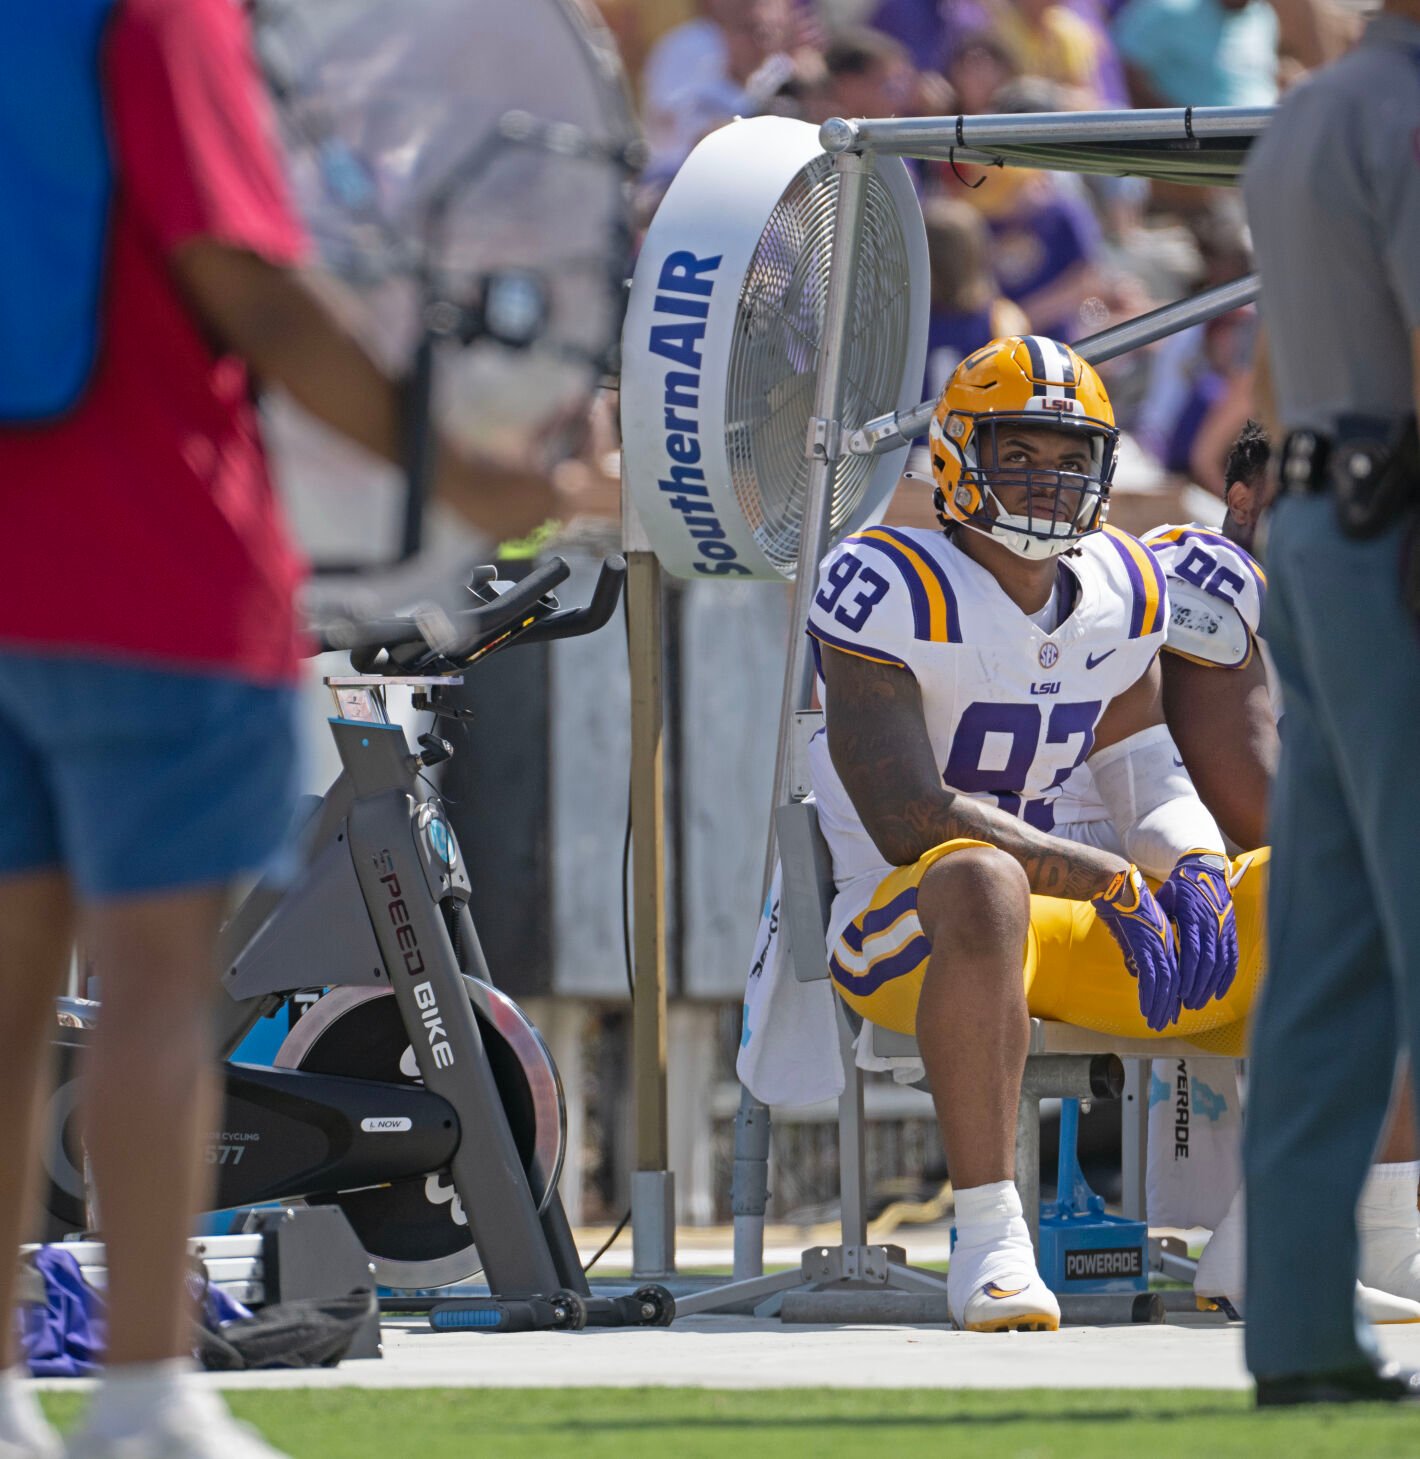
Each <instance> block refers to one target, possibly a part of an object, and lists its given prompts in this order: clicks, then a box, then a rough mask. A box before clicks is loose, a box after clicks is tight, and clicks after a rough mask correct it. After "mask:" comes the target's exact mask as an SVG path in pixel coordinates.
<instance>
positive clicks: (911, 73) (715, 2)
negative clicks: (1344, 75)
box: [599, 0, 1360, 496]
mask: <svg viewBox="0 0 1420 1459" xmlns="http://www.w3.org/2000/svg"><path fill="white" fill-rule="evenodd" d="M599 8H600V9H601V11H602V13H603V16H604V17H605V19H606V21H607V23H608V25H609V26H610V27H611V28H612V30H613V32H614V33H615V34H616V36H617V38H618V41H619V43H620V46H621V49H622V54H623V57H624V59H625V62H626V66H627V71H628V74H629V75H630V77H631V80H632V84H633V87H634V89H635V92H636V97H637V101H638V103H639V106H640V115H641V120H642V124H643V127H644V129H645V133H646V138H647V142H648V144H649V148H650V163H649V167H648V169H647V172H646V175H645V180H644V195H643V199H642V202H643V208H642V212H643V216H644V218H646V219H649V217H650V216H651V215H652V214H653V212H654V209H655V206H656V203H657V202H658V201H659V198H660V197H661V195H662V194H663V193H664V191H665V188H666V187H667V186H668V185H669V182H670V180H671V178H672V177H673V176H674V175H675V172H676V170H677V168H678V167H679V166H680V164H681V163H682V162H683V161H684V160H685V158H686V156H687V155H688V154H689V152H690V151H691V149H692V148H693V147H694V146H695V144H696V143H697V142H698V141H699V140H700V139H701V138H702V137H703V136H705V135H706V134H707V133H708V132H710V131H712V130H714V129H715V128H717V127H719V126H722V125H724V124H725V123H726V122H728V121H730V120H732V119H733V118H735V117H737V116H756V115H761V114H765V113H772V114H776V115H782V116H789V117H796V118H800V119H802V120H804V121H807V122H811V123H814V124H815V125H817V124H818V123H820V122H822V121H824V120H825V119H826V118H828V117H830V116H847V117H859V116H869V117H884V116H941V115H955V114H957V113H968V114H986V113H991V114H999V113H1008V112H1009V113H1028V112H1055V111H1091V110H1104V109H1115V108H1123V107H1157V106H1181V105H1192V106H1266V105H1269V104H1271V103H1273V102H1275V101H1276V99H1277V97H1278V96H1279V94H1280V93H1281V92H1282V91H1283V90H1285V89H1286V88H1287V87H1288V86H1290V85H1291V84H1293V83H1294V81H1295V80H1296V79H1297V78H1298V77H1299V76H1301V75H1303V74H1305V72H1307V71H1308V70H1310V69H1312V68H1313V67H1315V66H1318V65H1321V64H1323V63H1324V62H1325V61H1327V60H1331V59H1333V58H1334V57H1335V56H1337V55H1339V54H1340V53H1342V52H1343V51H1344V50H1345V49H1346V48H1347V47H1348V46H1349V45H1350V44H1351V42H1352V40H1353V39H1354V37H1355V36H1356V34H1358V33H1359V28H1360V18H1359V11H1358V10H1356V9H1355V8H1354V5H1353V4H1352V3H1348V0H817V3H815V0H599ZM910 165H911V166H912V167H913V169H914V179H915V182H916V185H917V187H918V191H919V193H920V196H921V199H922V204H923V210H924V216H925V219H926V225H927V237H928V245H929V252H930V258H931V265H932V320H931V331H930V337H929V353H928V360H927V378H926V379H925V381H924V391H923V393H924V398H925V397H926V396H927V395H930V394H933V393H935V392H936V391H937V390H938V389H939V388H940V387H941V385H942V383H943V382H944V381H945V380H946V378H947V376H948V375H949V374H950V373H951V371H952V369H953V368H954V367H955V365H956V364H957V363H958V361H959V360H961V359H962V358H964V356H965V355H966V354H968V353H970V351H971V350H973V349H974V348H976V347H977V346H978V345H980V344H982V343H984V342H985V341H986V340H987V339H990V338H992V337H993V336H995V335H999V334H1003V333H1014V332H1022V331H1030V332H1035V333H1040V334H1047V335H1052V336H1055V337H1058V338H1060V339H1063V340H1067V341H1071V342H1074V341H1077V340H1080V339H1082V338H1084V337H1085V336H1087V335H1089V334H1092V333H1094V332H1096V331H1098V330H1100V329H1102V328H1105V327H1107V326H1108V325H1109V324H1111V323H1113V322H1115V321H1117V320H1119V319H1122V318H1129V317H1132V316H1134V315H1136V314H1138V313H1140V312H1141V311H1143V310H1145V309H1148V308H1150V307H1153V306H1154V305H1155V304H1158V303H1163V302H1167V301H1170V300H1173V299H1177V298H1179V297H1182V296H1183V295H1186V294H1189V293H1192V292H1195V291H1197V290H1198V289H1200V288H1203V287H1207V286H1209V285H1214V284H1219V283H1225V282H1227V281H1229V280H1231V279H1234V278H1237V277H1239V276H1240V275H1242V274H1244V273H1246V272H1248V270H1249V268H1250V257H1249V244H1248V237H1247V230H1246V226H1245V223H1244V220H1243V216H1242V210H1241V205H1240V199H1239V197H1238V195H1237V193H1236V192H1235V191H1234V190H1232V189H1211V188H1198V187H1189V186H1183V185H1169V184H1162V183H1150V182H1147V181H1144V180H1142V179H1137V178H1101V177H1081V176H1078V175H1075V174H1069V173H1056V172H1032V171H1027V170H1024V169H1016V168H1011V169H997V168H992V169H987V170H985V171H981V170H978V169H974V168H971V167H969V166H966V165H961V164H958V165H948V164H937V163H925V162H923V163H913V164H910ZM1255 341H1256V328H1255V320H1254V318H1253V314H1252V311H1251V310H1250V309H1246V310H1239V311H1236V312H1235V313H1232V314H1229V315H1226V316H1224V317H1222V318H1219V319H1216V320H1214V321H1212V322H1211V323H1209V324H1207V325H1204V326H1199V327H1196V328H1194V329H1190V330H1187V331H1185V332H1183V333H1181V334H1177V335H1174V336H1172V337H1170V338H1169V339H1167V340H1165V341H1164V342H1163V343H1162V344H1160V345H1159V346H1156V347H1155V348H1153V349H1152V350H1151V351H1149V353H1148V357H1147V368H1140V362H1141V356H1139V355H1137V354H1133V355H1129V356H1125V357H1124V358H1123V359H1121V360H1119V361H1116V362H1114V365H1113V366H1112V367H1106V370H1105V371H1104V372H1103V373H1105V375H1106V382H1107V384H1108V385H1109V388H1110V391H1111V394H1112V396H1113V398H1114V401H1115V407H1116V412H1117V415H1118V417H1119V419H1120V424H1121V425H1122V426H1123V427H1124V428H1125V430H1126V432H1127V433H1128V436H1129V438H1130V440H1131V441H1132V443H1133V446H1132V448H1131V450H1130V451H1129V452H1128V453H1127V455H1126V456H1125V458H1124V460H1123V462H1122V465H1121V483H1120V484H1121V485H1122V486H1126V487H1127V486H1130V485H1139V484H1143V485H1145V486H1148V485H1149V484H1151V483H1154V482H1157V481H1158V480H1160V479H1169V480H1173V481H1179V480H1187V481H1190V482H1192V483H1195V484H1196V485H1198V486H1200V487H1203V488H1205V489H1207V490H1209V491H1210V492H1212V493H1214V494H1216V495H1219V496H1221V494H1222V490H1223V462H1224V458H1225V456H1226V453H1227V450H1228V447H1229V445H1230V444H1231V442H1232V441H1233V439H1234V437H1235V436H1236V434H1237V431H1238V429H1239V427H1240V426H1241V425H1242V423H1243V421H1244V420H1245V419H1246V417H1247V414H1248V402H1249V399H1250V392H1251V367H1252V358H1253V351H1254V347H1255Z"/></svg>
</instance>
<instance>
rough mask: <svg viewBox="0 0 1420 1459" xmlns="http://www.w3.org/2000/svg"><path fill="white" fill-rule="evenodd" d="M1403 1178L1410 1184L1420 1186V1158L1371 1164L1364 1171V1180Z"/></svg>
mask: <svg viewBox="0 0 1420 1459" xmlns="http://www.w3.org/2000/svg"><path fill="white" fill-rule="evenodd" d="M1373 1180H1376V1181H1387V1182H1388V1181H1392V1180H1403V1181H1407V1182H1408V1183H1409V1184H1410V1185H1413V1186H1420V1160H1399V1161H1396V1162H1394V1163H1393V1164H1386V1165H1373V1166H1371V1168H1370V1170H1369V1171H1368V1172H1367V1173H1366V1181H1367V1183H1368V1184H1369V1182H1371V1181H1373Z"/></svg>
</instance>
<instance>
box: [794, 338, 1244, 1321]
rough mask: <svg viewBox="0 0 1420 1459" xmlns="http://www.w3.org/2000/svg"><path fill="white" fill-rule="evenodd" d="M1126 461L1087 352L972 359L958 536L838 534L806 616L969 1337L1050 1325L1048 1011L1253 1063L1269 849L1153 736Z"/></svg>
mask: <svg viewBox="0 0 1420 1459" xmlns="http://www.w3.org/2000/svg"><path fill="white" fill-rule="evenodd" d="M1116 440H1117V432H1116V430H1115V427H1114V419H1113V412H1112V410H1111V407H1110V404H1109V399H1108V396H1107V395H1106V393H1105V390H1104V387H1103V385H1102V384H1101V383H1100V380H1099V377H1098V375H1097V374H1096V373H1095V371H1094V370H1093V369H1092V368H1091V367H1090V366H1089V365H1088V364H1087V363H1086V362H1085V361H1084V360H1082V359H1081V358H1080V357H1079V356H1078V355H1076V354H1075V353H1074V352H1073V351H1072V350H1070V349H1068V348H1067V347H1065V346H1064V345H1061V344H1058V343H1056V342H1055V341H1053V340H1049V339H1045V338H1041V337H1038V336H1030V337H1025V338H1020V337H1012V338H1008V339H1003V340H998V341H995V342H993V343H992V344H991V345H989V346H987V347H986V348H985V349H982V350H979V351H977V352H976V353H975V354H973V355H972V356H970V357H969V358H968V359H966V360H964V361H963V362H962V363H961V365H960V366H958V368H957V370H956V372H955V373H954V374H953V376H952V378H951V380H950V381H949V382H948V384H947V387H946V389H945V390H944V392H943V395H942V399H941V401H940V402H939V404H938V407H937V412H936V415H935V417H934V419H933V423H932V428H931V453H932V466H933V474H934V477H935V479H936V484H937V495H936V502H937V508H938V513H939V515H940V517H941V519H942V523H943V527H944V529H945V530H944V531H943V532H932V531H921V530H894V529H887V528H871V529H869V530H867V531H865V532H860V533H858V534H856V535H855V536H853V537H850V538H848V539H847V540H846V541H844V542H843V543H842V544H840V546H838V547H837V548H836V549H835V550H834V551H833V552H831V553H830V554H829V555H828V557H827V558H826V559H825V560H824V562H823V564H822V567H821V570H820V576H819V584H818V591H817V593H816V595H815V598H814V602H813V606H812V609H811V612H810V618H809V632H810V633H811V634H812V635H813V638H814V641H815V649H816V652H817V654H818V660H819V667H820V672H821V675H822V678H823V694H824V710H825V729H826V734H825V735H823V736H821V737H819V738H818V739H817V740H816V741H815V743H814V745H813V746H812V750H811V755H812V759H811V772H812V778H813V784H814V792H815V795H816V798H817V800H818V803H819V822H820V825H821V826H822V828H823V831H824V834H825V836H826V838H827V840H828V844H829V846H830V848H831V850H832V853H833V866H834V878H835V882H836V886H837V897H836V900H835V904H834V908H833V914H832V919H831V927H830V937H829V952H830V970H831V972H832V975H833V979H834V982H835V984H836V986H837V988H838V991H839V992H840V994H841V995H842V996H843V997H844V998H845V999H846V1000H847V1001H848V1002H849V1003H850V1004H852V1005H853V1006H854V1007H856V1008H858V1009H859V1010H860V1011H862V1012H863V1013H864V1015H865V1016H866V1017H867V1018H869V1019H871V1020H872V1021H873V1022H875V1023H882V1024H885V1025H886V1026H888V1027H899V1028H907V1029H910V1030H915V1032H916V1034H917V1038H918V1042H919V1044H920V1046H921V1049H922V1055H923V1059H924V1061H925V1063H926V1066H927V1073H928V1079H929V1082H930V1084H931V1088H932V1090H933V1095H934V1098H935V1101H936V1105H937V1113H938V1120H939V1123H940V1125H941V1129H942V1135H943V1139H944V1141H945V1143H946V1146H947V1151H948V1157H949V1161H950V1167H951V1172H952V1178H953V1182H954V1184H955V1186H956V1215H957V1232H958V1241H957V1246H956V1248H955V1250H954V1252H953V1256H952V1263H951V1268H950V1272H949V1275H948V1286H949V1296H950V1302H951V1307H952V1312H953V1316H954V1318H955V1320H956V1322H957V1324H958V1325H959V1326H962V1327H966V1328H971V1329H974V1330H999V1329H1004V1328H1054V1327H1056V1326H1058V1323H1059V1306H1058V1304H1057V1303H1056V1301H1055V1298H1054V1296H1053V1295H1052V1294H1051V1293H1050V1291H1049V1290H1048V1289H1047V1288H1046V1287H1045V1285H1044V1283H1043V1282H1042V1281H1041V1280H1040V1277H1039V1274H1038V1273H1037V1271H1036V1267H1035V1259H1034V1252H1033V1250H1032V1247H1031V1243H1030V1237H1029V1234H1028V1232H1027V1228H1026V1225H1025V1222H1024V1219H1023V1216H1022V1212H1021V1205H1020V1199H1019V1196H1018V1194H1017V1192H1016V1189H1015V1186H1014V1184H1013V1176H1014V1169H1013V1161H1014V1138H1015V1115H1016V1107H1017V1104H1018V1099H1019V1091H1020V1078H1021V1073H1022V1069H1023V1067H1024V1061H1025V1056H1026V1049H1027V1043H1028V1036H1029V1025H1028V1016H1029V1014H1030V1013H1032V1012H1034V1013H1039V1014H1041V1015H1043V1016H1047V1017H1052V1018H1062V1019H1066V1020H1068V1021H1070V1022H1074V1023H1079V1024H1083V1025H1084V1026H1087V1027H1094V1028H1101V1029H1104V1030H1106V1031H1113V1032H1118V1033H1122V1034H1131V1035H1135V1036H1139V1035H1146V1034H1147V1033H1149V1032H1150V1031H1153V1032H1160V1031H1163V1030H1165V1029H1168V1030H1169V1031H1170V1032H1174V1031H1177V1032H1180V1033H1183V1034H1184V1035H1186V1036H1188V1037H1191V1038H1201V1037H1206V1036H1210V1035H1211V1036H1214V1037H1216V1038H1217V1040H1218V1047H1219V1051H1220V1052H1240V1050H1241V1036H1240V1030H1241V1029H1242V1028H1243V1026H1244V1022H1245V1018H1246V1014H1247V1010H1248V1007H1249V1005H1250V1002H1251V997H1252V990H1253V988H1254V987H1255V985H1256V982H1257V979H1258V978H1259V977H1260V974H1261V943H1262V939H1261V925H1260V924H1261V916H1260V913H1261V907H1260V900H1261V899H1260V896H1259V891H1260V882H1261V870H1262V864H1263V862H1264V861H1265V854H1263V855H1260V856H1254V857H1252V858H1251V859H1250V860H1249V862H1248V863H1247V864H1246V865H1245V866H1239V867H1236V868H1233V869H1232V870H1231V872H1230V869H1229V867H1228V863H1227V861H1226V859H1225V854H1224V842H1223V837H1222V834H1221V832H1220V831H1219V829H1218V827H1217V825H1216V823H1215V822H1214V820H1213V818H1212V816H1211V815H1210V814H1209V813H1208V811H1207V810H1206V809H1205V808H1204V806H1203V804H1202V802H1201V801H1200V799H1199V797H1198V795H1197V793H1196V792H1195V791H1194V789H1193V786H1192V784H1191V782H1190V781H1189V779H1188V777H1187V774H1186V773H1185V772H1184V771H1183V769H1182V761H1181V759H1180V757H1179V756H1178V755H1177V753H1176V751H1175V747H1174V743H1173V740H1172V739H1171V738H1170V736H1169V733H1168V729H1167V727H1166V725H1165V723H1164V716H1163V707H1162V702H1161V697H1160V670H1159V665H1158V662H1157V655H1158V650H1159V648H1160V647H1161V645H1162V643H1163V640H1164V635H1165V629H1166V625H1167V621H1168V602H1167V592H1166V588H1165V584H1164V578H1163V573H1162V571H1161V570H1160V568H1159V565H1158V563H1157V561H1156V559H1155V558H1154V557H1153V556H1152V554H1150V553H1149V552H1148V550H1147V549H1145V548H1144V547H1142V546H1141V545H1140V544H1139V543H1138V542H1137V541H1136V540H1135V539H1134V538H1132V537H1129V536H1127V535H1125V534H1124V533H1120V532H1115V531H1112V530H1110V529H1108V528H1104V527H1103V526H1102V523H1103V516H1104V509H1105V505H1106V502H1107V498H1108V492H1109V484H1110V480H1111V477H1112V474H1113V469H1114V450H1115V443H1116ZM1085 765H1087V766H1088V767H1089V772H1090V774H1089V776H1088V778H1086V779H1082V778H1081V777H1080V776H1079V775H1078V774H1077V771H1078V770H1079V767H1081V766H1085ZM1086 787H1092V789H1087V788H1086ZM1105 817H1107V818H1108V822H1109V823H1111V824H1109V825H1107V826H1105V827H1104V828H1102V829H1101V828H1099V827H1098V826H1096V825H1095V824H1094V823H1097V822H1100V821H1102V820H1103V819H1104V818H1105ZM1116 839H1117V843H1118V844H1120V845H1122V847H1123V849H1124V855H1122V856H1121V855H1119V854H1117V853H1116V852H1115V851H1112V850H1109V849H1104V848H1105V847H1107V846H1108V845H1109V843H1110V841H1111V840H1116ZM1145 874H1147V875H1149V876H1152V877H1154V878H1156V879H1157V880H1158V881H1159V882H1160V883H1161V886H1160V890H1159V893H1158V896H1157V898H1156V897H1155V896H1154V894H1153V893H1152V892H1151V891H1150V888H1149V886H1148V884H1147V883H1146V881H1145ZM1230 881H1232V882H1233V883H1234V891H1235V893H1236V899H1237V903H1236V908H1235V905H1234V899H1233V897H1232V896H1230V892H1229V882H1230ZM1240 932H1241V934H1242V944H1243V959H1242V964H1241V966H1242V974H1243V975H1242V976H1240V977H1237V978H1236V980H1235V973H1237V971H1238V968H1239V934H1240ZM1023 971H1024V978H1023V976H1022V974H1023ZM1131 980H1132V981H1131Z"/></svg>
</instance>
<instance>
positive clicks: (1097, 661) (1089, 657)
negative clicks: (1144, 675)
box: [1085, 648, 1119, 669]
mask: <svg viewBox="0 0 1420 1459" xmlns="http://www.w3.org/2000/svg"><path fill="white" fill-rule="evenodd" d="M1118 652H1119V650H1118V649H1113V648H1111V649H1106V650H1105V652H1104V653H1102V654H1101V655H1100V656H1099V657H1098V658H1096V657H1095V656H1094V654H1086V655H1085V667H1086V668H1087V669H1096V668H1098V667H1099V666H1100V665H1101V664H1102V663H1104V661H1105V660H1106V659H1107V658H1108V657H1109V656H1110V654H1112V653H1118Z"/></svg>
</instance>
